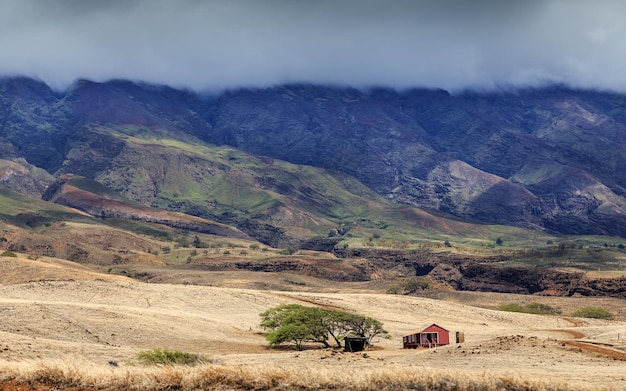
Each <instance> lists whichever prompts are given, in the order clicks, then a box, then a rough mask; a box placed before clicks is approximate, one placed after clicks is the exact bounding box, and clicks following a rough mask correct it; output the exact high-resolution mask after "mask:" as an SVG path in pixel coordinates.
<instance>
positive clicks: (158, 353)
mask: <svg viewBox="0 0 626 391" xmlns="http://www.w3.org/2000/svg"><path fill="white" fill-rule="evenodd" d="M137 358H138V359H139V361H141V363H143V364H146V365H196V364H202V363H206V362H209V360H207V359H206V358H204V357H202V356H200V355H198V354H194V353H187V352H181V351H178V350H163V349H152V350H145V351H143V352H140V353H139V354H138V355H137Z"/></svg>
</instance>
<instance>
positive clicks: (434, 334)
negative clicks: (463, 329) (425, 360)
mask: <svg viewBox="0 0 626 391" xmlns="http://www.w3.org/2000/svg"><path fill="white" fill-rule="evenodd" d="M456 340H457V343H460V342H463V341H462V340H465V336H464V335H463V333H460V332H457V333H456ZM449 344H450V332H449V331H448V330H446V329H444V328H443V327H441V326H438V325H436V324H434V323H433V324H432V325H430V326H428V327H426V328H425V329H424V330H422V331H416V332H414V333H411V334H409V335H405V336H404V337H402V345H403V347H404V348H405V349H415V348H436V347H437V346H443V345H449Z"/></svg>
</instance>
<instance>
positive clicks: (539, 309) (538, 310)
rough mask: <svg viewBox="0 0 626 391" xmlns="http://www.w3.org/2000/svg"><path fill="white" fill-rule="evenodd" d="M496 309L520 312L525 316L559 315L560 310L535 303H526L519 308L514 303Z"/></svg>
mask: <svg viewBox="0 0 626 391" xmlns="http://www.w3.org/2000/svg"><path fill="white" fill-rule="evenodd" d="M498 309H499V310H500V311H507V312H522V313H525V314H535V315H558V314H560V313H561V310H560V309H558V308H556V307H552V306H549V305H547V304H542V303H537V302H532V303H528V304H526V305H525V306H521V305H519V304H515V303H510V304H502V305H501V306H500V307H498Z"/></svg>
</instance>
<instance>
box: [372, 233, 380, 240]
mask: <svg viewBox="0 0 626 391" xmlns="http://www.w3.org/2000/svg"><path fill="white" fill-rule="evenodd" d="M372 237H373V238H374V239H380V234H378V233H376V234H373V235H372Z"/></svg>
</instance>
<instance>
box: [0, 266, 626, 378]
mask: <svg viewBox="0 0 626 391" xmlns="http://www.w3.org/2000/svg"><path fill="white" fill-rule="evenodd" d="M211 275H212V274H211V273H210V272H206V274H205V277H206V278H207V280H210V278H211V277H210V276H211ZM214 276H216V277H213V280H210V285H215V286H197V285H191V284H172V283H160V284H147V283H140V282H137V281H133V280H131V279H128V278H125V277H120V276H113V275H110V274H107V273H97V272H95V271H93V270H91V269H88V268H86V267H84V266H81V265H77V264H74V263H72V262H67V261H60V260H56V259H53V258H47V257H41V258H39V259H37V260H29V259H27V258H26V257H24V256H20V257H18V258H8V257H0V284H1V285H0V319H1V321H0V390H18V389H21V390H26V389H33V390H47V389H68V390H102V389H107V390H108V389H122V390H146V389H163V390H165V389H181V390H196V389H198V390H199V389H241V390H243V389H248V390H253V389H254V390H280V389H300V390H313V389H320V390H321V389H354V390H374V389H388V390H399V389H407V388H409V389H417V390H570V389H571V390H621V389H626V312H625V309H624V301H623V300H618V299H606V298H553V297H550V298H548V297H528V296H516V295H499V294H482V293H467V292H431V293H429V297H409V296H397V295H389V294H384V293H382V291H381V290H375V289H373V286H372V285H369V286H368V285H358V284H352V285H351V284H342V285H337V284H330V283H327V284H324V283H323V282H322V281H318V280H314V279H310V280H306V281H305V282H306V285H305V286H306V287H307V289H303V290H297V288H298V286H299V285H298V284H291V286H292V287H293V288H292V289H291V290H268V289H264V290H258V289H250V287H255V286H263V287H265V288H268V287H269V288H271V287H272V286H277V287H279V286H284V283H283V284H282V285H281V281H282V282H284V281H286V280H287V281H292V280H293V279H296V278H303V277H298V276H285V275H278V274H273V273H251V272H248V273H236V274H235V273H232V274H228V273H223V272H222V273H218V272H216V273H215V275H214ZM175 279H176V278H173V280H175ZM262 284H266V285H262ZM530 301H540V302H542V303H546V304H550V305H553V306H558V307H559V308H561V309H562V310H563V313H564V315H563V316H540V315H529V314H520V313H510V312H502V311H498V310H496V308H497V307H498V305H499V304H502V303H508V302H517V303H520V304H524V303H528V302H530ZM281 303H300V304H304V305H320V306H327V307H332V308H337V309H341V310H344V311H348V312H354V313H358V314H362V315H367V316H371V317H374V318H376V319H378V320H380V321H382V322H383V323H384V326H385V328H386V329H387V330H388V331H389V332H390V335H391V338H389V339H384V338H380V339H375V340H374V346H373V348H371V349H369V350H367V351H366V352H361V353H345V352H343V351H341V350H332V349H326V350H324V349H318V348H317V346H311V347H310V348H309V349H306V350H304V351H295V350H291V349H280V350H275V349H269V348H267V343H266V341H265V339H264V338H263V336H262V332H263V330H262V329H260V328H259V321H260V319H259V316H258V314H259V313H260V312H262V311H264V310H267V309H268V308H270V307H273V306H276V305H278V304H281ZM587 305H597V306H601V307H603V308H606V309H608V310H610V311H612V312H613V313H614V314H615V315H616V319H614V320H611V321H605V320H592V319H580V318H571V317H568V316H567V315H566V314H567V313H569V312H571V311H573V310H574V309H576V308H579V307H582V306H587ZM432 323H437V324H438V325H440V326H442V327H444V328H447V329H448V330H450V331H462V332H464V334H465V342H464V343H461V344H452V345H449V346H444V347H440V348H436V349H430V350H428V349H417V350H405V349H402V336H403V335H406V334H408V333H409V332H411V331H414V330H416V329H421V328H424V327H426V326H428V325H430V324H432ZM154 348H162V349H171V350H180V351H184V352H190V353H197V354H200V355H202V356H204V357H206V359H207V362H206V363H203V364H200V365H197V366H194V367H183V366H180V367H178V366H165V367H159V366H145V365H143V364H141V363H140V362H139V361H138V360H137V355H138V353H139V352H141V351H145V350H149V349H154ZM20 387H21V388H20Z"/></svg>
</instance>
